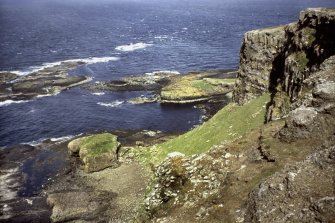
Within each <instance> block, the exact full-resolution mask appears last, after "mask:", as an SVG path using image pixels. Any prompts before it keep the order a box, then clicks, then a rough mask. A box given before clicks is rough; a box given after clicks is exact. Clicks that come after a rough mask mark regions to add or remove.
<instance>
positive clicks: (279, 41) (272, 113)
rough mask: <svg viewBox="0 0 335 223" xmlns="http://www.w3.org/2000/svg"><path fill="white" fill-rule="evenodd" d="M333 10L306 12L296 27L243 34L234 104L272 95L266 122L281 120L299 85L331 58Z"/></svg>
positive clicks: (333, 48)
mask: <svg viewBox="0 0 335 223" xmlns="http://www.w3.org/2000/svg"><path fill="white" fill-rule="evenodd" d="M334 14H335V10H333V9H320V8H317V9H306V10H304V11H302V12H301V13H300V19H299V21H298V22H297V23H292V24H289V25H286V26H281V27H277V28H270V29H265V30H256V31H251V32H248V33H246V34H245V38H244V42H243V45H242V48H241V61H240V68H239V73H238V81H237V84H236V86H235V90H234V100H235V102H237V103H240V104H242V103H244V102H246V101H248V100H249V99H250V98H253V97H257V96H259V95H260V94H263V93H264V92H271V93H272V102H271V104H270V109H269V115H268V119H269V120H271V119H272V120H274V119H278V118H281V117H283V116H285V115H286V114H287V113H288V112H289V111H290V110H291V108H290V106H291V103H294V102H295V101H296V100H297V99H298V98H299V97H300V96H301V95H302V94H303V91H304V90H303V81H304V80H305V79H307V78H308V77H309V76H310V75H311V73H313V72H316V71H318V70H319V69H320V66H321V64H322V63H323V62H324V61H325V60H326V59H327V58H329V57H331V56H332V55H334V54H335V43H334V39H335V31H334V30H335V28H334V27H335V19H334Z"/></svg>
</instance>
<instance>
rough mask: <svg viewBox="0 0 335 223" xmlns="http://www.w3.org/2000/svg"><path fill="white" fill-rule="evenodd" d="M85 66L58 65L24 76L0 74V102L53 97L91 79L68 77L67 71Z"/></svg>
mask: <svg viewBox="0 0 335 223" xmlns="http://www.w3.org/2000/svg"><path fill="white" fill-rule="evenodd" d="M83 64H85V63H84V62H81V61H69V62H62V63H60V64H57V65H54V66H50V67H46V68H42V69H40V70H37V71H33V72H32V73H29V74H28V75H25V76H18V75H17V74H15V73H10V72H5V73H1V79H0V102H1V101H6V100H13V101H18V100H31V99H33V98H35V97H39V96H40V97H41V96H48V95H55V94H58V93H60V92H61V91H63V90H65V89H69V88H71V87H75V86H78V85H81V84H84V83H86V82H89V81H91V80H92V79H91V78H90V77H87V76H77V75H72V76H69V74H68V71H69V70H71V69H74V68H76V67H78V66H81V65H83Z"/></svg>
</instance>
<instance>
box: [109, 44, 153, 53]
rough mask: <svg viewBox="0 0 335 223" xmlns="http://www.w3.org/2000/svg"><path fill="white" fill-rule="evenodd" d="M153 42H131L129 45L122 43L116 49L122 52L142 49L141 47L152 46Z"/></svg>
mask: <svg viewBox="0 0 335 223" xmlns="http://www.w3.org/2000/svg"><path fill="white" fill-rule="evenodd" d="M152 45H153V44H150V43H142V42H141V43H134V44H133V43H130V44H128V45H121V46H117V47H116V48H115V49H116V50H119V51H122V52H131V51H134V50H140V49H144V48H147V47H148V46H152Z"/></svg>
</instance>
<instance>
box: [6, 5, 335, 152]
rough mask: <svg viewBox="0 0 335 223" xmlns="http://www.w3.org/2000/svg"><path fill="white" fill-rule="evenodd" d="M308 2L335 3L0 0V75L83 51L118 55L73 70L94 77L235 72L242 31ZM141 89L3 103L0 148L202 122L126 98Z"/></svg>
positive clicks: (184, 110) (279, 19) (283, 18)
mask: <svg viewBox="0 0 335 223" xmlns="http://www.w3.org/2000/svg"><path fill="white" fill-rule="evenodd" d="M307 7H335V2H334V1H333V0H318V1H314V0H294V1H292V0H280V1H279V0H66V1H64V0H15V1H13V0H0V71H21V72H25V71H29V70H32V69H34V68H36V67H40V66H43V64H44V63H52V62H56V61H64V60H69V59H82V58H89V57H97V58H105V57H117V58H118V60H117V61H109V62H103V63H94V64H90V65H84V66H82V67H79V68H77V69H75V70H73V71H71V74H79V75H90V76H93V77H94V80H93V81H99V80H110V79H119V78H120V77H122V76H125V75H142V74H144V73H149V72H153V71H159V70H173V71H179V72H181V73H184V72H188V71H192V70H208V69H235V68H237V67H238V62H239V49H240V46H241V41H242V38H243V34H244V33H245V32H246V31H248V30H252V29H257V28H263V27H268V26H275V25H280V24H286V23H289V22H293V21H296V20H297V19H298V15H299V11H300V10H302V9H304V8H307ZM130 43H133V44H134V45H132V46H131V47H129V46H127V45H128V44H130ZM122 46H123V47H122ZM136 48H137V49H136ZM97 61H99V60H97ZM141 94H144V92H121V93H106V94H104V95H93V94H91V93H90V92H87V91H85V90H81V89H80V88H74V89H71V90H68V91H65V92H62V93H61V94H59V95H57V96H53V97H43V98H38V99H35V100H33V101H30V102H25V103H17V104H10V105H3V106H1V107H0V146H5V145H13V144H17V143H22V142H31V141H34V140H39V139H41V138H50V137H61V136H66V135H75V134H79V133H82V132H88V131H95V130H114V129H154V130H162V131H185V130H187V129H190V128H191V127H192V126H194V125H195V124H198V123H199V116H200V115H201V114H200V111H198V110H196V109H194V108H193V107H192V106H178V107H172V106H160V105H158V104H145V105H132V104H129V103H126V100H128V99H130V98H132V97H136V96H139V95H141Z"/></svg>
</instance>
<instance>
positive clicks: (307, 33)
mask: <svg viewBox="0 0 335 223" xmlns="http://www.w3.org/2000/svg"><path fill="white" fill-rule="evenodd" d="M302 34H303V38H304V39H305V40H306V42H307V44H308V46H311V45H312V44H313V42H314V41H315V39H316V37H315V35H316V30H315V29H312V28H309V27H306V28H304V29H302Z"/></svg>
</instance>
